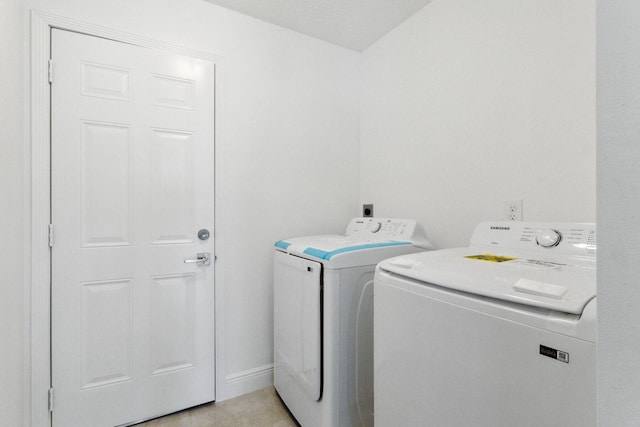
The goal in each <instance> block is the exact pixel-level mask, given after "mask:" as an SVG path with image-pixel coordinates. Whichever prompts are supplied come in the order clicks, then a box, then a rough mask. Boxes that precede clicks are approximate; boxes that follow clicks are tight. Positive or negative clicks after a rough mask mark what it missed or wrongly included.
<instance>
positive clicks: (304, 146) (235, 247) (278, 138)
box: [25, 0, 359, 400]
mask: <svg viewBox="0 0 640 427" xmlns="http://www.w3.org/2000/svg"><path fill="white" fill-rule="evenodd" d="M25 3H26V7H27V8H29V9H36V10H41V11H46V12H50V13H55V14H57V15H62V16H65V17H69V18H75V19H78V20H82V21H84V22H88V23H92V24H97V25H101V26H106V27H110V28H114V29H117V30H121V31H126V32H130V33H134V34H137V35H140V36H145V37H151V38H154V39H157V40H160V41H165V42H169V43H172V44H175V45H179V46H184V47H189V48H192V49H197V50H202V51H207V52H211V53H214V54H216V55H220V56H222V57H223V60H222V64H221V67H220V68H219V74H218V80H217V87H218V92H217V106H218V109H217V117H216V123H217V126H218V127H217V141H216V153H217V159H216V168H217V170H216V183H215V185H216V229H215V230H214V233H215V238H216V243H217V248H216V255H217V257H218V260H217V262H216V264H215V268H216V270H217V271H216V291H217V294H216V295H217V298H218V299H219V301H218V302H219V306H220V308H221V309H220V310H219V312H218V313H217V315H218V321H219V322H220V324H219V325H218V330H219V331H222V332H223V338H224V341H223V342H222V343H221V347H220V348H219V349H218V351H219V355H218V357H219V362H220V364H219V366H218V368H219V370H218V372H219V374H220V376H221V377H222V378H221V381H219V383H218V385H219V386H220V387H219V389H218V396H217V397H218V399H219V400H221V399H225V398H229V397H232V396H233V395H236V394H240V393H244V392H248V391H252V390H251V389H252V388H255V387H257V388H260V387H264V386H267V385H269V384H270V383H271V381H272V380H271V364H272V361H273V355H272V354H273V345H272V339H273V338H272V335H273V334H272V303H271V301H272V267H271V260H272V251H273V243H274V242H275V241H277V240H279V239H283V238H287V237H292V236H296V235H304V234H322V233H336V232H340V231H343V230H344V227H345V226H346V224H347V221H348V219H349V218H350V217H351V216H353V213H354V212H355V211H356V203H357V201H358V196H357V191H358V176H359V170H358V113H357V111H358V99H357V98H358V87H357V78H358V54H357V53H356V52H353V51H350V50H347V49H343V48H340V47H336V46H333V45H330V44H328V43H325V42H322V41H319V40H316V39H312V38H310V37H306V36H303V35H300V34H298V33H295V32H292V31H289V30H286V29H284V28H281V27H277V26H274V25H271V24H267V23H265V22H261V21H258V20H256V19H253V18H249V17H246V16H243V15H240V14H237V13H234V12H231V11H228V10H226V9H222V8H219V7H217V6H213V5H211V4H209V3H206V2H204V1H201V0H181V1H179V2H176V1H169V0H163V1H157V0H136V1H127V0H114V1H109V2H104V1H98V0H26V2H25ZM211 185H213V183H211Z"/></svg>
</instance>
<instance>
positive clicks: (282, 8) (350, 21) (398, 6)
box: [205, 0, 431, 52]
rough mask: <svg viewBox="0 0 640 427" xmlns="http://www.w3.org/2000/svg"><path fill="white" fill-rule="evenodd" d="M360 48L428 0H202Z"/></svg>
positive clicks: (367, 44)
mask: <svg viewBox="0 0 640 427" xmlns="http://www.w3.org/2000/svg"><path fill="white" fill-rule="evenodd" d="M205 1H208V2H209V3H213V4H216V5H218V6H222V7H224V8H227V9H231V10H234V11H236V12H240V13H243V14H245V15H249V16H252V17H254V18H257V19H260V20H263V21H267V22H271V23H272V24H276V25H280V26H282V27H285V28H289V29H291V30H294V31H297V32H299V33H303V34H306V35H308V36H311V37H315V38H318V39H321V40H325V41H327V42H329V43H333V44H336V45H339V46H343V47H346V48H349V49H353V50H356V51H359V52H361V51H363V50H364V49H366V48H367V47H369V46H371V45H372V44H373V43H374V42H375V41H376V40H378V39H379V38H380V37H382V36H383V35H385V34H386V33H388V32H389V31H390V30H392V29H393V28H394V27H396V26H397V25H398V24H400V23H401V22H403V21H404V20H405V19H407V18H408V17H410V16H411V15H413V14H414V13H416V12H417V11H418V10H420V9H422V8H423V7H424V6H425V5H426V4H427V3H429V2H430V1H431V0H205Z"/></svg>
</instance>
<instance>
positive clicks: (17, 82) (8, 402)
mask: <svg viewBox="0 0 640 427" xmlns="http://www.w3.org/2000/svg"><path fill="white" fill-rule="evenodd" d="M23 40H24V39H23V20H22V1H21V0H2V1H1V2H0V52H2V57H3V65H2V66H0V94H2V95H1V96H0V98H1V99H2V102H0V153H1V155H0V236H2V244H0V366H2V369H0V425H3V426H19V425H21V424H22V419H23V414H22V400H23V399H22V396H23V345H24V340H23V335H24V323H23V307H24V304H23V293H22V287H23V283H22V271H23V264H22V262H23V250H24V245H23V241H24V234H23V226H24V225H25V221H24V220H23V170H22V158H23V150H24V145H23V143H22V141H23V122H22V118H23V109H24V90H23V71H24V68H23V55H24V46H23Z"/></svg>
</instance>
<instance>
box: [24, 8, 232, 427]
mask: <svg viewBox="0 0 640 427" xmlns="http://www.w3.org/2000/svg"><path fill="white" fill-rule="evenodd" d="M30 23H31V32H30V50H29V54H30V74H29V76H28V78H30V81H29V89H30V92H29V103H28V104H29V106H30V107H29V108H30V110H29V112H28V116H29V118H30V121H29V125H28V126H29V139H28V140H27V142H26V143H25V155H24V159H25V165H24V166H25V212H26V213H27V215H28V218H29V224H30V226H29V227H28V228H27V230H26V233H25V246H24V247H25V251H24V260H25V261H24V282H23V283H24V284H25V287H24V291H25V295H24V302H25V310H24V313H25V315H24V321H25V337H26V339H25V345H24V349H23V350H24V354H25V356H26V357H25V362H24V367H23V368H24V372H25V382H24V392H23V401H24V413H23V415H24V425H26V426H29V425H31V426H48V425H51V416H50V412H49V400H48V398H47V396H48V390H49V388H50V386H51V347H50V343H51V333H50V330H51V329H50V327H51V322H50V319H51V310H50V303H51V253H50V248H49V244H48V242H49V238H50V236H49V224H50V221H51V214H50V212H51V198H50V191H51V182H50V172H51V168H50V160H51V134H50V124H51V109H50V106H51V94H50V86H49V58H50V57H51V50H50V41H51V29H52V28H59V29H63V30H68V31H74V32H78V33H84V34H87V35H92V36H96V37H103V38H108V39H111V40H115V41H119V42H124V43H130V44H135V45H138V46H141V47H146V48H151V49H157V50H164V51H168V52H174V53H179V54H182V55H187V56H192V57H194V58H199V59H203V60H206V61H211V62H214V63H215V64H216V82H215V86H216V88H217V87H219V86H221V84H220V83H221V81H223V80H224V78H223V77H222V76H223V75H224V61H223V60H222V59H223V58H222V57H221V56H218V55H215V54H212V53H210V52H203V51H199V50H195V49H190V48H184V47H179V46H175V45H172V44H169V43H166V42H162V41H158V40H154V39H151V38H147V37H142V36H138V35H135V34H131V33H127V32H123V31H119V30H114V29H111V28H108V27H103V26H99V25H94V24H90V23H86V22H83V21H79V20H75V19H71V18H67V17H64V16H59V15H55V14H51V13H48V12H43V11H38V10H31V12H30ZM215 104H216V105H215V107H216V108H215V110H216V111H218V108H219V105H220V101H219V97H218V96H216V100H215ZM219 134H220V130H219V123H217V120H216V126H215V141H216V143H218V142H219V137H218V135H219ZM214 150H215V148H214ZM216 163H218V161H217V160H216ZM214 169H217V164H216V165H215V166H214ZM216 183H217V179H215V182H214V192H215V190H216V188H215V187H216ZM53 237H54V239H55V236H53ZM216 276H218V275H217V274H216ZM214 280H215V283H216V296H215V307H214V310H215V348H216V351H215V354H216V356H215V357H216V389H217V390H218V393H221V394H220V395H222V396H223V395H224V380H223V378H224V375H222V374H221V373H223V372H225V364H224V357H223V355H224V351H222V350H221V349H222V348H221V347H220V344H222V343H224V335H223V333H224V329H223V328H222V327H219V326H218V325H223V324H224V323H223V322H222V321H220V320H221V319H223V318H224V313H223V310H224V304H223V303H222V295H220V292H219V282H218V277H215V279H214ZM54 408H55V399H54Z"/></svg>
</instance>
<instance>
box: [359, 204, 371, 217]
mask: <svg viewBox="0 0 640 427" xmlns="http://www.w3.org/2000/svg"><path fill="white" fill-rule="evenodd" d="M362 216H363V217H365V218H371V217H373V203H369V204H366V205H362Z"/></svg>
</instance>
